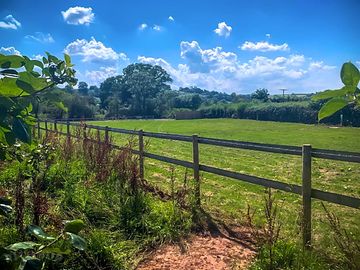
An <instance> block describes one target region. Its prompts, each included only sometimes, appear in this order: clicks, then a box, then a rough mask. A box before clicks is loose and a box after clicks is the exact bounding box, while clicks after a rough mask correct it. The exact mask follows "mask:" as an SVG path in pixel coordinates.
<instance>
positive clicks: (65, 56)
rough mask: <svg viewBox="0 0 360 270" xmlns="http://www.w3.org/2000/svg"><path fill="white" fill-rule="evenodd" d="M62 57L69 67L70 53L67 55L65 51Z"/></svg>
mask: <svg viewBox="0 0 360 270" xmlns="http://www.w3.org/2000/svg"><path fill="white" fill-rule="evenodd" d="M64 58H65V63H66V65H67V66H68V67H69V66H71V58H70V55H68V54H67V53H64Z"/></svg>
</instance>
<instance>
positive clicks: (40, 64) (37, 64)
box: [31, 59, 44, 68]
mask: <svg viewBox="0 0 360 270" xmlns="http://www.w3.org/2000/svg"><path fill="white" fill-rule="evenodd" d="M31 62H32V63H33V64H34V65H35V66H38V67H39V68H43V67H44V64H43V63H42V62H41V61H39V60H34V59H33V60H31Z"/></svg>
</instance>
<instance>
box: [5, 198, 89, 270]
mask: <svg viewBox="0 0 360 270" xmlns="http://www.w3.org/2000/svg"><path fill="white" fill-rule="evenodd" d="M0 202H1V204H0V210H1V211H0V215H3V216H8V215H9V214H10V213H11V211H12V208H11V206H10V204H11V201H10V200H8V199H6V198H0ZM84 227H85V224H84V222H83V221H82V220H78V219H77V220H71V221H65V226H64V229H63V230H62V232H61V233H60V234H59V235H57V236H56V237H53V236H51V235H49V234H47V233H46V232H45V231H44V230H43V229H42V228H41V227H39V226H36V225H29V226H28V227H27V234H28V235H29V236H31V237H33V238H35V239H36V240H37V242H35V241H24V242H17V243H14V244H11V245H8V246H6V247H0V268H1V269H4V270H12V269H19V270H20V269H21V270H30V269H31V270H37V269H44V267H45V263H46V260H45V259H46V255H47V254H57V255H66V254H70V252H71V251H70V249H69V248H68V246H69V245H67V244H66V243H69V244H71V245H72V246H73V247H74V248H75V249H78V250H81V251H83V250H85V249H86V242H85V240H84V239H83V238H82V237H81V236H79V235H78V233H79V232H80V231H81V230H82V229H83V228H84Z"/></svg>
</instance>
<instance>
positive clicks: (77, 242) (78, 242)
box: [66, 232, 86, 250]
mask: <svg viewBox="0 0 360 270" xmlns="http://www.w3.org/2000/svg"><path fill="white" fill-rule="evenodd" d="M66 234H67V235H69V236H70V241H71V244H72V245H73V247H74V248H77V249H78V250H85V249H86V241H85V240H84V239H83V238H82V237H80V236H78V235H76V234H74V233H70V232H67V233H66Z"/></svg>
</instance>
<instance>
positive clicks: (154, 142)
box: [91, 119, 360, 248]
mask: <svg viewBox="0 0 360 270" xmlns="http://www.w3.org/2000/svg"><path fill="white" fill-rule="evenodd" d="M91 124H93V125H99V126H109V127H114V128H124V129H131V130H139V129H142V130H144V131H152V132H164V133H177V134H185V135H192V134H197V135H199V136H203V137H211V138H222V139H232V140H242V141H249V142H260V143H272V144H282V145H295V146H301V145H302V144H311V145H312V147H314V148H323V149H334V150H345V151H354V152H360V139H359V136H360V129H359V128H351V127H329V126H322V125H305V124H294V123H277V122H261V121H252V120H238V119H202V120H117V121H98V122H91ZM145 138H146V142H147V146H146V151H147V152H150V153H156V154H161V155H165V156H169V157H173V158H178V159H183V160H188V161H191V159H192V150H191V143H187V142H179V141H172V140H164V139H154V138H147V137H145ZM112 139H113V141H114V142H115V143H117V144H122V143H125V142H126V141H127V140H128V136H126V135H122V134H116V133H112ZM135 139H136V138H134V140H135ZM301 162H302V161H301V157H298V156H290V155H284V154H272V153H265V152H259V151H251V150H242V149H229V148H225V147H218V146H209V145H201V144H200V163H201V164H205V165H211V166H215V167H219V168H223V169H227V170H232V171H236V172H241V173H245V174H250V175H255V176H259V177H265V178H268V179H273V180H278V181H282V182H286V183H294V184H301ZM172 167H173V166H172V165H170V164H166V163H163V162H158V161H156V160H152V159H146V160H145V177H146V179H147V180H149V181H150V182H151V183H152V184H155V185H157V186H158V187H160V188H161V189H163V190H165V191H168V192H170V186H171V184H170V182H171V174H175V177H176V184H177V185H178V186H180V185H182V182H183V181H184V178H185V175H187V177H188V178H189V179H191V176H192V171H191V170H189V169H188V170H186V169H184V168H182V167H180V166H176V167H175V173H174V172H173V171H174V170H173V169H172ZM359 175H360V164H357V163H349V162H341V161H331V160H324V159H317V158H314V159H313V163H312V185H313V187H314V188H317V189H320V190H324V191H330V192H336V193H341V194H346V195H349V196H354V197H358V198H359V197H360V182H359ZM201 194H202V205H203V207H204V209H205V210H206V211H208V212H209V213H210V214H211V215H212V216H213V217H214V218H215V219H217V220H219V221H220V220H221V221H225V222H228V223H236V224H242V223H244V222H245V212H246V210H247V208H248V207H249V206H250V207H251V208H252V209H256V212H257V213H259V218H258V222H261V218H260V216H261V215H260V213H261V209H262V208H263V196H264V188H262V187H260V186H256V185H252V184H248V183H245V182H241V181H238V180H233V179H229V178H225V177H221V176H216V175H213V174H209V173H201ZM275 194H276V198H277V202H278V207H279V209H280V215H281V220H282V222H283V228H284V231H285V232H286V234H287V235H288V236H289V237H292V238H293V239H295V238H296V235H298V234H299V233H300V232H299V226H298V225H299V222H300V214H301V197H300V196H298V195H292V194H289V193H285V192H282V191H275ZM312 205H313V215H312V216H313V230H314V244H315V246H316V245H322V246H324V245H328V246H329V248H331V241H328V240H329V239H327V238H328V237H329V234H328V233H327V230H326V229H325V228H326V226H327V223H326V218H325V213H324V210H323V208H322V206H321V203H320V201H318V200H315V199H313V204H312ZM325 205H326V206H327V208H328V209H329V210H331V211H334V212H335V213H336V214H337V215H338V216H339V218H340V220H341V222H342V224H343V225H344V226H345V227H346V228H349V229H350V230H353V229H354V230H356V228H357V227H358V226H359V223H360V211H359V210H357V209H351V208H349V207H344V206H337V205H334V204H331V203H325ZM297 238H299V237H297Z"/></svg>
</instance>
